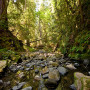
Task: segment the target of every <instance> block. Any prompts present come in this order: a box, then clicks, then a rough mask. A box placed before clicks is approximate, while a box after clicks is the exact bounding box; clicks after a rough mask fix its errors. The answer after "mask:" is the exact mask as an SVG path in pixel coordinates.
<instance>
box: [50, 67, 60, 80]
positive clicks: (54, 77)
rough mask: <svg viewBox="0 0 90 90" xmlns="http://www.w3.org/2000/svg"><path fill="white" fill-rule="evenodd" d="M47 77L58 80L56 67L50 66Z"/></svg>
mask: <svg viewBox="0 0 90 90" xmlns="http://www.w3.org/2000/svg"><path fill="white" fill-rule="evenodd" d="M48 78H49V79H53V80H56V81H59V80H60V74H59V71H58V70H57V69H53V68H52V69H51V70H50V71H49V75H48Z"/></svg>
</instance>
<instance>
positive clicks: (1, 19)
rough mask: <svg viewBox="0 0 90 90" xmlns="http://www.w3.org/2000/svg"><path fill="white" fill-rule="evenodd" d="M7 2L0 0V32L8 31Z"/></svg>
mask: <svg viewBox="0 0 90 90" xmlns="http://www.w3.org/2000/svg"><path fill="white" fill-rule="evenodd" d="M7 4H8V2H7V0H0V30H8V20H7Z"/></svg>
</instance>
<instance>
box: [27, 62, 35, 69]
mask: <svg viewBox="0 0 90 90" xmlns="http://www.w3.org/2000/svg"><path fill="white" fill-rule="evenodd" d="M34 65H35V63H34V62H32V63H27V64H26V67H28V68H31V67H33V66H34Z"/></svg>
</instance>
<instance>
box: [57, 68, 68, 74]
mask: <svg viewBox="0 0 90 90" xmlns="http://www.w3.org/2000/svg"><path fill="white" fill-rule="evenodd" d="M57 69H58V71H59V73H60V74H61V75H65V74H66V73H67V72H68V70H67V69H66V68H64V67H58V68H57Z"/></svg>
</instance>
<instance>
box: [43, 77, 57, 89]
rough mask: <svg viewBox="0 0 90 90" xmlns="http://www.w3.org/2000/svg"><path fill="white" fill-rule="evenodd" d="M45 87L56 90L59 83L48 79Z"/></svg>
mask: <svg viewBox="0 0 90 90" xmlns="http://www.w3.org/2000/svg"><path fill="white" fill-rule="evenodd" d="M45 86H46V87H47V88H48V89H50V90H53V89H56V88H57V86H58V83H57V81H56V80H54V79H48V80H47V81H46V82H45Z"/></svg>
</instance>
